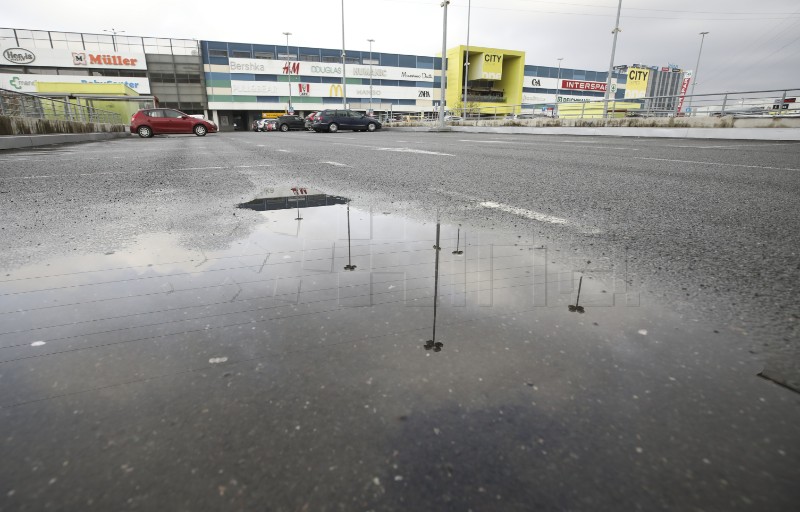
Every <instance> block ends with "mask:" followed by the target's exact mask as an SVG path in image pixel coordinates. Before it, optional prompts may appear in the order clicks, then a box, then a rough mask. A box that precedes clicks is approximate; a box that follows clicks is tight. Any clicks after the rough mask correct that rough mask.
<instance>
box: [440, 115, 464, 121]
mask: <svg viewBox="0 0 800 512" xmlns="http://www.w3.org/2000/svg"><path fill="white" fill-rule="evenodd" d="M444 120H445V121H461V116H444Z"/></svg>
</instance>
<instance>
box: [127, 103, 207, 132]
mask: <svg viewBox="0 0 800 512" xmlns="http://www.w3.org/2000/svg"><path fill="white" fill-rule="evenodd" d="M216 131H217V125H216V124H214V123H213V122H212V121H207V120H205V119H202V118H198V117H194V116H190V115H189V114H186V113H184V112H181V111H180V110H174V109H171V108H148V109H144V110H140V111H138V112H136V113H135V114H133V116H132V117H131V133H138V134H139V137H143V138H146V137H152V136H153V135H162V134H165V133H194V134H195V135H197V136H198V137H202V136H203V135H205V134H206V133H215V132H216Z"/></svg>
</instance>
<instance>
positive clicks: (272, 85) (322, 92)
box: [209, 80, 434, 100]
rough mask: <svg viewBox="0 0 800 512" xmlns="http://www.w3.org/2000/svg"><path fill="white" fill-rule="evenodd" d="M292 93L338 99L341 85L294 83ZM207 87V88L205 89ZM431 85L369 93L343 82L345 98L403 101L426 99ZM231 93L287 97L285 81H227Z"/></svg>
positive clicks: (366, 87)
mask: <svg viewBox="0 0 800 512" xmlns="http://www.w3.org/2000/svg"><path fill="white" fill-rule="evenodd" d="M292 87H293V89H292V94H293V95H297V96H308V97H312V98H313V97H317V98H341V97H342V96H344V87H342V84H314V83H298V84H296V87H295V85H292ZM209 89H210V88H209ZM433 93H434V89H433V88H422V87H402V86H396V85H374V86H373V87H372V93H371V95H370V87H369V85H367V84H364V85H356V84H348V85H347V97H348V98H369V97H370V96H372V98H375V99H380V98H392V99H403V100H417V99H420V98H423V99H430V98H431V96H433ZM231 95H233V96H281V97H283V96H287V97H288V96H289V89H288V88H287V84H286V82H254V81H248V80H231Z"/></svg>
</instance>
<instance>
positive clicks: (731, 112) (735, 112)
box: [404, 88, 800, 121]
mask: <svg viewBox="0 0 800 512" xmlns="http://www.w3.org/2000/svg"><path fill="white" fill-rule="evenodd" d="M564 97H565V98H566V96H564ZM798 97H800V88H791V89H769V90H761V91H737V92H724V93H714V94H695V95H688V94H687V95H680V94H676V95H669V96H647V97H642V98H627V99H622V98H618V99H617V98H611V99H609V100H608V103H607V104H606V103H605V102H604V100H603V99H602V98H597V99H596V100H590V101H585V100H581V101H572V102H559V103H526V104H522V105H520V104H516V105H493V106H487V107H481V106H480V105H469V106H468V107H467V108H466V109H462V108H461V107H460V106H456V107H455V108H451V109H449V112H448V113H447V115H448V116H449V118H448V119H447V120H448V121H450V120H452V121H478V120H507V121H510V120H520V121H523V120H525V119H535V118H543V117H549V118H559V119H602V118H604V117H608V118H612V119H613V118H625V117H647V118H655V117H664V118H688V117H722V116H733V117H736V118H744V117H776V116H780V117H800V101H798ZM454 116H455V118H453V117H454ZM404 117H408V118H409V120H411V121H415V120H416V121H435V120H437V119H438V114H437V113H436V112H430V113H418V114H412V115H404Z"/></svg>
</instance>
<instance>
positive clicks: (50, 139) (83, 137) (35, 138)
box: [0, 132, 130, 150]
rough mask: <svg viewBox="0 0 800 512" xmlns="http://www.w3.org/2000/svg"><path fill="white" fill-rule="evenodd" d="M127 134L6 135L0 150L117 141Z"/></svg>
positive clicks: (3, 137) (0, 144)
mask: <svg viewBox="0 0 800 512" xmlns="http://www.w3.org/2000/svg"><path fill="white" fill-rule="evenodd" d="M129 136H130V133H127V132H99V133H56V134H52V135H5V136H0V150H2V149H19V148H32V147H35V146H48V145H50V144H66V143H70V142H91V141H96V140H108V139H116V138H120V137H129Z"/></svg>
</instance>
